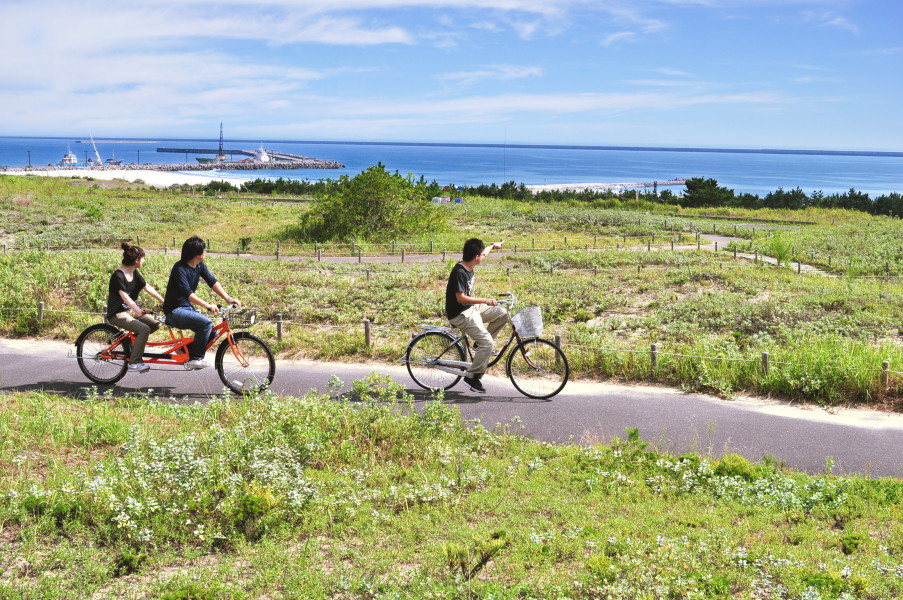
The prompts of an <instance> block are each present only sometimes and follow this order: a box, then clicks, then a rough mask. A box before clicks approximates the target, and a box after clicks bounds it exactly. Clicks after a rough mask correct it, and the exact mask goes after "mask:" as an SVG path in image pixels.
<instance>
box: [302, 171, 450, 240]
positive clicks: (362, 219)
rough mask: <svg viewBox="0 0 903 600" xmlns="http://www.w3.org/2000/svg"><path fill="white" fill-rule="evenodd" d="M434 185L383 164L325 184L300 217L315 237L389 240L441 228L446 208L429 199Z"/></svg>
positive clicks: (304, 232)
mask: <svg viewBox="0 0 903 600" xmlns="http://www.w3.org/2000/svg"><path fill="white" fill-rule="evenodd" d="M428 193H429V186H428V185H426V184H425V183H424V182H422V181H421V182H418V183H414V181H413V179H412V178H411V177H402V176H401V175H399V174H398V173H397V172H396V173H395V174H390V173H388V172H387V171H386V168H385V167H384V166H383V165H382V164H378V165H376V166H372V167H369V168H368V169H367V170H366V171H364V172H362V173H360V174H358V175H356V176H354V177H353V178H351V177H349V176H348V175H343V176H342V177H340V178H339V180H338V181H332V182H330V183H329V184H328V185H326V186H325V190H324V191H323V192H321V193H320V194H319V195H318V196H317V199H316V200H315V201H314V204H313V206H311V209H310V210H309V211H308V212H306V213H305V214H304V215H303V216H302V218H301V227H300V233H301V237H303V238H305V239H307V240H310V241H329V240H338V241H351V240H366V241H372V242H381V241H389V240H393V239H399V238H401V237H404V236H409V235H413V234H421V233H424V232H429V231H435V230H437V229H441V228H442V227H443V226H444V224H445V212H444V211H443V210H442V209H441V208H440V207H438V206H436V205H435V204H433V203H432V202H431V201H430V196H429V195H428Z"/></svg>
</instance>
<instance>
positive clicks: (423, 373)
mask: <svg viewBox="0 0 903 600" xmlns="http://www.w3.org/2000/svg"><path fill="white" fill-rule="evenodd" d="M404 358H405V362H406V363H407V365H408V373H410V375H411V379H413V380H414V383H416V384H417V385H419V386H420V387H422V388H423V389H426V390H447V389H449V388H451V387H452V386H453V385H455V384H456V383H458V382H459V381H460V380H461V377H463V375H464V370H463V369H461V374H460V375H456V374H454V373H449V372H447V371H443V370H441V369H439V368H438V367H437V366H436V361H437V360H438V359H440V358H444V359H447V360H458V361H462V362H463V361H464V360H465V359H464V348H462V347H461V345H460V344H457V343H455V339H454V338H453V337H452V336H450V335H448V334H446V333H442V332H440V331H428V332H426V333H423V334H420V335H418V336H417V337H415V338H414V339H413V340H411V343H410V344H408V349H407V351H406V352H405V355H404Z"/></svg>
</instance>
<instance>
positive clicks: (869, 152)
mask: <svg viewBox="0 0 903 600" xmlns="http://www.w3.org/2000/svg"><path fill="white" fill-rule="evenodd" d="M0 139H38V140H53V139H61V140H62V139H67V138H66V137H61V136H16V135H0ZM74 141H75V142H76V143H78V142H81V141H87V140H77V139H76V140H74ZM104 141H108V142H128V141H134V142H136V143H139V142H142V143H147V142H161V141H167V142H172V141H183V142H209V143H217V142H218V141H219V139H218V138H217V139H215V140H214V139H212V138H170V137H154V138H142V137H128V138H119V137H110V138H103V139H95V140H94V142H95V143H98V142H100V143H103V142H104ZM226 141H230V142H248V143H258V144H263V143H264V142H265V143H270V144H279V143H284V144H318V145H346V146H414V147H447V148H523V149H529V148H542V149H547V150H617V151H626V152H711V153H733V154H791V155H811V156H871V157H880V156H883V157H893V158H903V151H885V150H816V149H802V148H801V149H793V148H786V149H782V148H720V147H719V148H706V147H695V146H622V145H616V146H601V145H586V144H513V143H512V144H509V143H503V144H499V143H478V142H399V141H349V140H285V139H282V140H279V139H264V140H261V139H259V138H258V139H250V138H249V139H243V138H229V139H228V140H226Z"/></svg>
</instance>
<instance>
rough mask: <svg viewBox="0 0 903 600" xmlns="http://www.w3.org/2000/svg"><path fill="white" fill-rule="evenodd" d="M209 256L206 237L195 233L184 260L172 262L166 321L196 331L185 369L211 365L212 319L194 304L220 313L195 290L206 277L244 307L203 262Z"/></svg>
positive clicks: (229, 299) (165, 299) (185, 248)
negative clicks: (208, 352) (209, 354)
mask: <svg viewBox="0 0 903 600" xmlns="http://www.w3.org/2000/svg"><path fill="white" fill-rule="evenodd" d="M206 256H207V245H206V244H205V243H204V240H202V239H201V238H199V237H198V236H196V235H194V236H191V237H190V238H188V239H187V240H185V243H184V244H182V259H181V260H180V261H179V262H177V263H176V264H174V265H173V267H172V271H171V272H170V273H169V283H168V284H167V285H166V295H165V296H164V297H163V312H164V313H166V324H167V325H169V326H171V327H177V328H178V329H190V330H191V331H193V332H194V341H193V342H192V343H191V344H189V345H188V355H189V360H188V362H186V363H185V368H186V369H205V368H207V367H209V366H210V364H209V363H208V362H207V361H205V360H204V355H205V354H206V353H207V344H208V342H209V341H210V333H211V331H212V330H213V321H211V320H210V319H209V318H207V317H206V316H204V315H202V314H201V313H200V312H198V310H197V309H196V308H195V307H194V306H193V305H195V304H196V305H198V306H201V307H203V308H206V309H207V310H209V311H210V312H212V313H214V314H215V313H218V312H219V308H218V307H217V306H216V305H215V304H209V303H208V302H206V301H204V300H203V299H202V298H201V297H200V296H198V295H197V294H196V293H195V292H196V291H197V289H198V284H199V283H200V281H201V279H203V280H204V281H205V282H206V283H207V285H209V286H210V287H211V288H212V289H213V291H214V292H216V293H217V294H219V295H220V296H221V297H222V298H223V300H225V301H226V302H227V303H229V304H236V305H238V306H239V307H241V302H239V301H238V300H237V299H235V298H232V297H230V296H229V294H227V293H226V291H225V290H224V289H223V286H222V285H220V283H219V282H218V281H217V280H216V277H214V276H213V273H211V272H210V270H209V269H208V268H207V265H205V264H204V258H205V257H206Z"/></svg>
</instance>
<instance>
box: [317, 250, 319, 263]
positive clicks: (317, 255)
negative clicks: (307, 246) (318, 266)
mask: <svg viewBox="0 0 903 600" xmlns="http://www.w3.org/2000/svg"><path fill="white" fill-rule="evenodd" d="M317 262H320V249H319V248H317Z"/></svg>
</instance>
